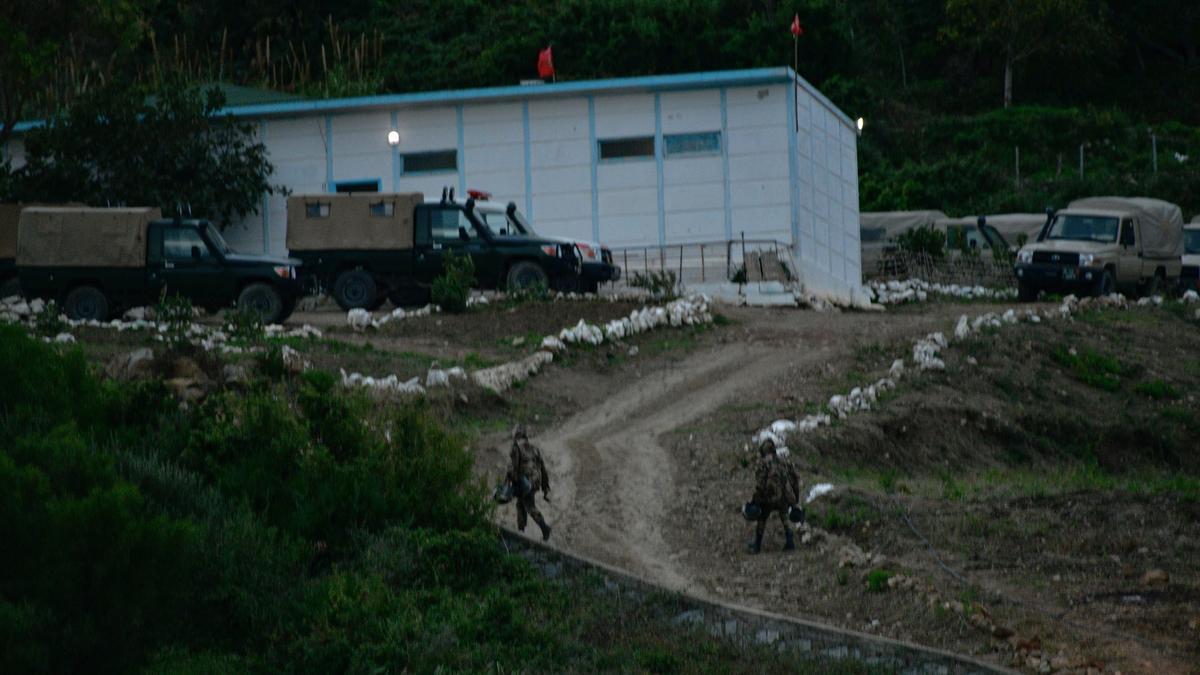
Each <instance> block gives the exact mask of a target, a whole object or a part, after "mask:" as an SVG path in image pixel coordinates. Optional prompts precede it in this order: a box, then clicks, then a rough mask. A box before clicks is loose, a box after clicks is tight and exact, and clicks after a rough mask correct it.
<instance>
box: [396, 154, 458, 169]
mask: <svg viewBox="0 0 1200 675" xmlns="http://www.w3.org/2000/svg"><path fill="white" fill-rule="evenodd" d="M400 166H401V169H400V171H401V173H438V172H444V171H445V172H449V171H458V151H457V150H434V151H432V152H406V153H403V154H401V155H400Z"/></svg>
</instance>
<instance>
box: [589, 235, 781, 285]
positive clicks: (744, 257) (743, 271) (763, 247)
mask: <svg viewBox="0 0 1200 675" xmlns="http://www.w3.org/2000/svg"><path fill="white" fill-rule="evenodd" d="M612 254H613V263H614V264H616V265H619V266H620V267H621V270H622V274H621V280H620V282H619V285H626V286H629V285H638V284H639V283H642V282H643V281H644V280H649V279H651V278H652V277H654V276H661V275H664V274H672V275H674V278H675V281H676V283H677V284H680V285H683V286H688V285H695V284H706V283H722V282H730V281H732V282H737V283H762V282H772V281H774V282H780V283H783V284H785V285H786V284H789V283H791V282H794V281H799V276H798V274H797V270H796V265H795V262H794V261H793V259H792V255H791V249H789V248H788V246H787V245H786V244H784V243H782V242H779V241H775V240H772V239H733V240H724V241H710V242H697V243H690V244H673V245H665V246H640V247H638V246H635V247H628V248H617V249H613V252H612Z"/></svg>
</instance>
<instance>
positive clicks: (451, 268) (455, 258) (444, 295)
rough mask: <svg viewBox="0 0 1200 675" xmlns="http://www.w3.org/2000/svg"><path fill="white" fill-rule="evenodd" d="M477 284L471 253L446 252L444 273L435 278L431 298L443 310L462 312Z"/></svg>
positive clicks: (443, 260)
mask: <svg viewBox="0 0 1200 675" xmlns="http://www.w3.org/2000/svg"><path fill="white" fill-rule="evenodd" d="M474 284H475V262H474V261H473V260H471V256H469V255H455V254H453V253H446V255H445V256H443V257H442V274H441V275H440V276H438V277H437V278H436V279H434V280H433V288H432V289H431V299H432V300H433V304H435V305H437V306H438V307H441V308H442V311H445V312H451V313H453V314H461V313H462V312H465V311H467V298H469V297H470V296H471V286H473V285H474Z"/></svg>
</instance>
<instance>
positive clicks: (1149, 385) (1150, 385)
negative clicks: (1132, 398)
mask: <svg viewBox="0 0 1200 675" xmlns="http://www.w3.org/2000/svg"><path fill="white" fill-rule="evenodd" d="M1133 390H1134V391H1136V392H1137V393H1139V394H1141V395H1142V396H1145V397H1147V398H1152V399H1154V400H1156V401H1162V400H1164V399H1177V398H1179V397H1180V396H1182V394H1181V393H1180V392H1179V390H1178V389H1176V388H1175V387H1172V386H1171V385H1170V384H1168V383H1167V381H1166V380H1162V379H1158V380H1149V381H1147V382H1139V383H1137V385H1136V386H1134V388H1133Z"/></svg>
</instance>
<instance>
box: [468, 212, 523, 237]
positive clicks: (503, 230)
mask: <svg viewBox="0 0 1200 675" xmlns="http://www.w3.org/2000/svg"><path fill="white" fill-rule="evenodd" d="M475 215H477V216H479V220H481V221H483V224H484V225H486V226H487V229H488V231H489V232H491V233H492V234H493V235H495V236H497V237H502V236H510V237H519V236H521V234H522V233H521V232H520V231H519V230H514V229H513V228H511V227H509V223H508V216H506V215H504V212H503V211H495V210H491V209H488V210H484V209H475Z"/></svg>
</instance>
